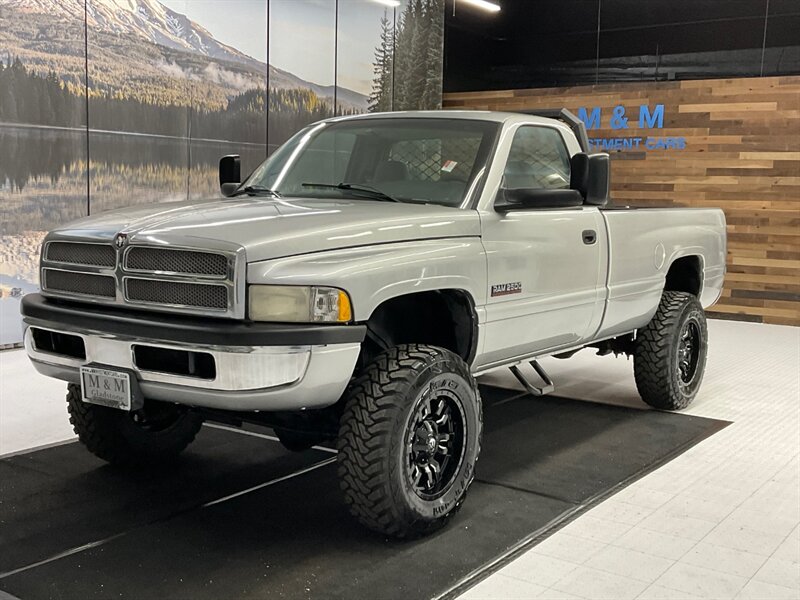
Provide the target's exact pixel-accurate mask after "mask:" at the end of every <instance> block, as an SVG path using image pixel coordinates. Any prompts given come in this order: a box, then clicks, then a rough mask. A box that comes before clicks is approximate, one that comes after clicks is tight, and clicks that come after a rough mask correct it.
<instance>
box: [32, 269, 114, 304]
mask: <svg viewBox="0 0 800 600" xmlns="http://www.w3.org/2000/svg"><path fill="white" fill-rule="evenodd" d="M42 275H43V277H42V286H43V288H44V289H45V290H46V291H48V292H66V293H67V294H76V295H79V296H93V297H99V298H110V299H114V298H116V296H117V285H116V280H115V279H114V278H113V277H112V276H110V275H97V274H94V273H78V272H75V271H60V270H58V269H43V270H42Z"/></svg>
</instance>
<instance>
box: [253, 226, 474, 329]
mask: <svg viewBox="0 0 800 600" xmlns="http://www.w3.org/2000/svg"><path fill="white" fill-rule="evenodd" d="M247 282H248V283H249V284H273V285H325V286H331V287H337V288H341V289H343V290H345V291H347V293H348V294H350V298H351V300H352V303H353V314H354V319H355V320H356V321H366V320H367V319H369V317H370V315H372V312H373V311H374V310H375V309H376V308H377V307H378V306H379V305H380V304H381V303H383V302H385V301H386V300H389V299H391V298H395V297H397V296H403V295H405V294H413V293H416V292H426V291H432V290H443V289H458V290H463V291H465V292H467V293H468V294H470V296H472V298H473V300H474V302H475V306H476V307H478V315H479V320H482V318H481V317H482V312H483V311H482V310H480V307H482V306H483V305H485V304H486V287H487V283H486V256H485V253H484V250H483V245H482V244H481V241H480V238H477V237H459V238H446V239H437V240H422V241H413V242H401V243H392V244H378V245H373V246H364V247H359V248H349V249H346V250H333V251H327V252H315V253H311V254H304V255H300V256H290V257H287V258H278V259H274V260H265V261H261V262H256V263H251V264H249V265H248V267H247Z"/></svg>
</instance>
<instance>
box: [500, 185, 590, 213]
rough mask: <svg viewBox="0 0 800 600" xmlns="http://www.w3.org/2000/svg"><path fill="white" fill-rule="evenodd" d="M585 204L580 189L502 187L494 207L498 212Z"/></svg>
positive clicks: (571, 206) (570, 206)
mask: <svg viewBox="0 0 800 600" xmlns="http://www.w3.org/2000/svg"><path fill="white" fill-rule="evenodd" d="M582 205H583V196H582V195H581V193H580V192H579V191H578V190H564V189H559V190H543V189H534V188H500V190H499V191H498V193H497V198H496V199H495V203H494V208H495V210H497V211H498V212H505V211H509V210H518V209H526V208H573V207H576V206H582Z"/></svg>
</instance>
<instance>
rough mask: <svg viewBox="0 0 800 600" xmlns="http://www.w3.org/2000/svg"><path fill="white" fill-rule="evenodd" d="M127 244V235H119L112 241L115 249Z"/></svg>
mask: <svg viewBox="0 0 800 600" xmlns="http://www.w3.org/2000/svg"><path fill="white" fill-rule="evenodd" d="M127 243H128V234H127V233H120V234H119V235H118V236H117V239H115V240H114V245H115V246H116V247H117V248H122V247H123V246H124V245H125V244H127Z"/></svg>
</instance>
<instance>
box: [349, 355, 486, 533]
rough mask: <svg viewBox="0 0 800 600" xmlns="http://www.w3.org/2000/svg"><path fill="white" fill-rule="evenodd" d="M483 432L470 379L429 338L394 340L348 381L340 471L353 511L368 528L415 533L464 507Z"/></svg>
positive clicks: (461, 363)
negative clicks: (414, 341)
mask: <svg viewBox="0 0 800 600" xmlns="http://www.w3.org/2000/svg"><path fill="white" fill-rule="evenodd" d="M481 432H482V416H481V400H480V395H479V393H478V387H477V384H476V382H475V379H474V378H473V377H472V375H471V374H470V372H469V367H467V365H466V364H465V363H464V361H463V360H461V358H460V357H458V356H457V355H455V354H453V353H452V352H450V351H448V350H444V349H442V348H437V347H434V346H425V345H417V344H408V345H402V346H398V347H396V348H392V349H391V350H389V351H387V352H385V353H383V354H381V355H379V356H378V357H377V358H376V359H375V360H374V361H373V362H372V363H370V364H369V365H368V366H367V367H366V369H365V370H364V372H363V374H362V375H361V376H360V377H358V378H357V379H356V380H355V382H354V383H353V384H352V385H351V386H350V388H349V390H348V393H347V395H346V405H345V410H344V413H343V415H342V419H341V427H340V432H339V440H338V450H339V455H338V456H339V478H340V482H341V487H342V490H343V491H344V495H345V501H346V502H347V504H348V505H349V507H350V512H351V513H352V514H353V515H354V516H355V517H356V518H357V519H358V520H359V521H360V522H361V523H362V524H364V525H366V526H367V527H369V528H370V529H372V530H374V531H377V532H379V533H382V534H384V535H390V536H393V537H399V538H404V537H415V536H419V535H423V534H426V533H429V532H431V531H434V530H436V529H438V528H439V527H441V526H443V525H444V524H445V523H446V522H447V520H448V519H449V518H450V517H451V516H452V515H453V514H454V513H455V512H456V511H457V510H458V509H459V508H460V507H461V504H462V503H463V501H464V498H465V496H466V493H467V489H468V488H469V486H470V484H471V483H472V480H473V478H474V473H475V462H476V461H477V459H478V454H479V453H480V441H481Z"/></svg>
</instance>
